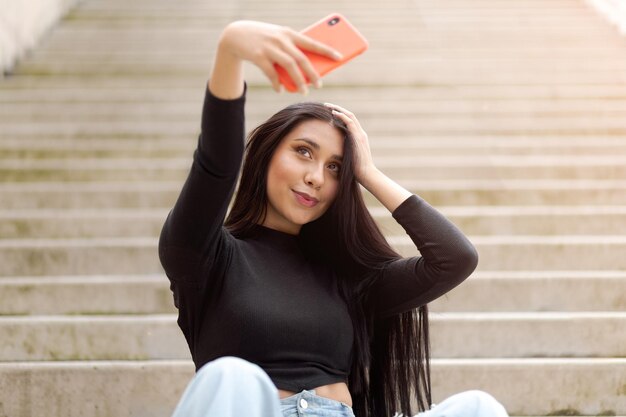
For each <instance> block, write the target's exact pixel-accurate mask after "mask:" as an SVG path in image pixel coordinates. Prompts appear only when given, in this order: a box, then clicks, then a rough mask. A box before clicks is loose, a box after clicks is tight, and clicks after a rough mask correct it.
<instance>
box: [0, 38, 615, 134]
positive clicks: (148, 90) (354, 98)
mask: <svg viewBox="0 0 626 417" xmlns="http://www.w3.org/2000/svg"><path fill="white" fill-rule="evenodd" d="M177 30H180V28H178V29H177ZM208 77H209V74H208V73H205V74H202V75H201V76H199V77H176V78H173V77H143V78H141V77H116V76H95V75H94V76H90V77H89V78H88V81H89V82H87V79H81V78H78V79H76V78H68V77H58V76H53V75H48V76H45V77H33V76H28V75H25V74H20V76H19V77H13V78H7V79H4V80H3V81H2V83H0V91H2V94H0V102H1V103H16V102H22V103H26V102H27V103H30V102H37V103H57V102H60V101H62V102H67V103H72V102H84V103H90V104H98V103H109V102H120V103H143V104H147V103H150V102H158V103H166V102H183V103H186V102H190V103H191V102H193V103H197V106H198V107H197V108H196V111H198V112H199V111H200V106H201V104H202V96H203V89H204V86H205V85H206V82H207V79H208ZM246 82H247V83H248V86H249V89H248V93H249V100H248V101H249V105H248V106H247V109H248V110H251V111H258V110H253V109H255V108H259V109H263V108H268V106H269V107H270V108H276V109H277V110H278V109H280V108H282V107H284V104H286V103H290V102H292V101H293V100H296V99H301V98H302V96H300V95H297V94H283V95H280V94H276V93H275V92H274V91H273V90H271V89H270V88H268V87H266V86H265V84H263V86H264V87H261V86H260V85H259V84H255V83H251V82H250V80H246ZM131 86H132V87H134V88H133V89H132V90H130V89H129V87H131ZM625 94H626V85H619V84H618V85H613V84H609V83H598V84H589V85H587V84H563V85H554V84H549V83H543V84H535V85H533V84H530V85H518V84H513V85H480V84H478V85H476V84H473V83H472V84H462V85H445V84H444V85H438V84H431V85H429V84H419V85H401V84H396V85H389V86H384V87H381V86H377V85H367V86H350V87H345V88H340V87H330V86H325V87H324V88H322V89H321V90H315V89H313V90H311V91H310V96H309V97H310V98H311V99H314V98H315V97H317V96H323V97H324V98H325V99H326V100H329V101H332V102H336V103H338V104H344V103H353V105H358V103H359V102H361V101H366V102H367V101H376V100H378V101H379V102H380V100H382V99H384V100H385V103H390V104H388V105H389V106H393V104H391V103H398V102H409V103H412V102H415V101H419V100H428V101H431V102H438V101H454V100H455V99H457V101H460V102H465V101H474V100H493V101H496V102H500V101H503V102H506V101H508V100H530V101H535V102H545V101H555V100H596V101H597V100H610V101H620V100H623V99H624V95H625ZM385 107H387V104H386V105H385ZM368 111H372V110H371V109H368ZM380 111H384V108H383V109H380ZM411 134H412V135H419V134H420V132H419V131H415V130H412V131H411ZM41 139H42V140H43V139H44V138H41ZM561 139H562V138H561Z"/></svg>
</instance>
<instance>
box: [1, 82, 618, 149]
mask: <svg viewBox="0 0 626 417" xmlns="http://www.w3.org/2000/svg"><path fill="white" fill-rule="evenodd" d="M198 90H199V91H198V92H200V93H201V92H202V90H201V88H199V89H198ZM313 94H314V93H311V99H314V100H318V99H323V98H324V96H326V95H327V94H328V93H327V91H326V90H324V89H321V90H319V91H317V92H316V93H315V97H314V96H313ZM196 95H197V94H195V95H194V96H193V97H190V99H189V100H185V101H180V100H173V99H172V98H169V99H168V100H166V101H164V102H135V101H124V97H120V98H119V99H118V100H117V101H114V100H113V99H112V100H111V101H102V102H89V101H88V100H87V99H86V98H85V99H84V100H83V101H70V100H67V101H64V100H63V98H62V97H59V100H58V101H55V102H37V101H8V100H7V101H4V102H2V101H0V122H3V123H5V122H22V123H25V122H32V121H37V122H43V121H47V122H50V121H52V122H54V121H61V120H63V121H72V120H73V121H75V120H76V118H77V117H80V119H81V120H89V121H94V122H95V121H111V120H116V121H138V120H146V119H149V120H154V119H166V120H177V121H182V120H184V121H188V120H191V121H198V120H199V119H200V113H201V103H199V100H197V97H196ZM190 96H191V93H190ZM379 101H380V100H375V99H371V98H370V99H364V100H359V101H356V100H354V99H347V98H344V99H343V100H342V102H343V103H345V104H346V107H347V106H348V105H349V106H350V111H352V112H353V113H354V114H356V115H357V116H358V117H359V118H363V119H364V120H365V119H372V120H373V119H375V118H381V117H382V118H386V117H391V118H396V117H399V116H402V115H404V116H408V115H410V116H415V115H427V116H435V115H443V116H446V117H453V116H454V117H456V116H463V117H467V116H474V115H480V116H491V117H492V118H494V119H495V118H497V117H502V116H508V117H515V116H528V117H532V116H534V117H537V118H542V117H549V116H557V117H558V116H570V117H573V118H575V117H589V118H591V117H604V116H605V115H607V114H613V115H623V114H624V113H626V100H612V101H607V100H601V99H585V100H583V99H567V100H564V99H558V100H555V99H552V100H551V99H532V98H522V99H489V98H485V99H478V98H476V99H473V100H466V101H458V100H446V99H441V100H434V99H428V98H420V97H414V98H413V99H409V98H407V99H405V100H398V101H397V102H394V103H389V104H388V105H385V106H384V107H383V108H379V109H377V108H376V103H377V102H379ZM87 103H88V104H89V105H88V106H87V105H86V104H87ZM61 105H62V106H61ZM267 110H268V109H267V108H266V107H265V106H263V107H256V106H249V108H247V112H246V115H247V116H248V117H253V118H255V119H258V118H262V117H266V115H267ZM373 139H376V138H373Z"/></svg>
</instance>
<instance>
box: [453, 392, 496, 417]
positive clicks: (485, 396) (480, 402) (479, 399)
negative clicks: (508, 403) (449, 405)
mask: <svg viewBox="0 0 626 417" xmlns="http://www.w3.org/2000/svg"><path fill="white" fill-rule="evenodd" d="M457 395H458V396H459V397H461V401H462V402H463V403H465V404H467V406H468V408H470V407H471V408H472V409H474V410H476V411H475V415H477V416H481V415H485V416H496V417H506V416H508V414H507V412H506V410H505V409H504V407H503V406H502V404H500V403H499V402H498V400H496V399H495V398H494V397H493V396H492V395H491V394H489V393H487V392H485V391H480V390H470V391H464V392H461V393H459V394H457ZM470 404H471V405H470Z"/></svg>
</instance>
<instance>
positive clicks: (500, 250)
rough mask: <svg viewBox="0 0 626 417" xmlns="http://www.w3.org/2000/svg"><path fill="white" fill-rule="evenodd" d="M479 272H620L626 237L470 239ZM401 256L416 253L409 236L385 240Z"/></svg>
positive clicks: (506, 237)
mask: <svg viewBox="0 0 626 417" xmlns="http://www.w3.org/2000/svg"><path fill="white" fill-rule="evenodd" d="M469 238H470V240H471V241H472V243H473V244H474V245H475V246H476V248H477V250H478V253H479V254H480V261H479V265H478V268H477V269H478V270H482V271H488V270H552V271H554V270H564V269H573V270H576V269H580V270H597V269H602V270H620V269H624V268H626V260H624V261H622V259H620V258H621V256H620V255H619V253H620V252H621V251H623V250H625V249H626V247H624V245H626V236H625V235H614V236H590V235H587V236H566V235H561V236H470V237H469ZM387 241H388V242H389V243H390V244H391V245H392V246H393V247H394V248H396V249H397V250H398V251H399V252H400V253H401V254H402V255H403V256H412V255H416V254H417V250H416V249H415V245H414V244H413V242H411V240H410V238H409V237H408V236H398V237H394V236H391V237H388V238H387Z"/></svg>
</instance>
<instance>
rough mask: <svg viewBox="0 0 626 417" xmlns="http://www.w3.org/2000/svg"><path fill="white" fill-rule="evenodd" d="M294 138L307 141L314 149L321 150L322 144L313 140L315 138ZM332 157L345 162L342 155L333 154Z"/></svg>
mask: <svg viewBox="0 0 626 417" xmlns="http://www.w3.org/2000/svg"><path fill="white" fill-rule="evenodd" d="M294 140H299V141H302V142H306V143H308V144H309V145H311V147H313V149H315V150H316V151H319V150H320V145H318V143H317V142H315V141H313V140H311V139H309V138H298V139H294ZM331 158H332V159H336V160H338V161H341V162H343V157H342V156H339V155H331Z"/></svg>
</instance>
